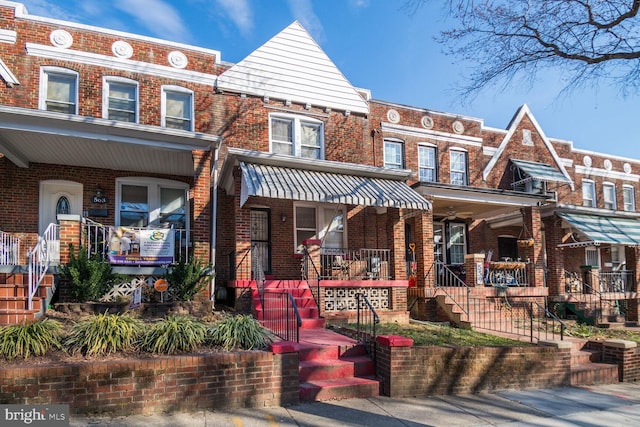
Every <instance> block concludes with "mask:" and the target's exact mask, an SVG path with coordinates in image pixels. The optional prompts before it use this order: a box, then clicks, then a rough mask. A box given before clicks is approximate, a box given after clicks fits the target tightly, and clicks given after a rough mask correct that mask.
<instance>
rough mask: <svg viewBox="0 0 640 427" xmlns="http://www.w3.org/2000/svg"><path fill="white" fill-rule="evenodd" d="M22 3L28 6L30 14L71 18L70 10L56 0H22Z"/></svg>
mask: <svg viewBox="0 0 640 427" xmlns="http://www.w3.org/2000/svg"><path fill="white" fill-rule="evenodd" d="M20 3H22V4H24V6H25V7H26V8H27V12H28V13H29V15H35V16H46V17H50V18H55V19H64V20H66V21H68V20H69V15H70V13H69V11H68V10H65V9H64V8H62V7H60V6H59V5H58V4H56V2H55V1H48V0H22V1H20Z"/></svg>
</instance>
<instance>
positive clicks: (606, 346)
mask: <svg viewBox="0 0 640 427" xmlns="http://www.w3.org/2000/svg"><path fill="white" fill-rule="evenodd" d="M587 348H589V349H591V350H597V351H601V352H602V361H603V362H606V363H616V364H617V365H618V380H619V381H620V382H636V381H638V380H640V347H638V344H637V343H635V342H633V341H626V340H605V341H589V342H588V344H587Z"/></svg>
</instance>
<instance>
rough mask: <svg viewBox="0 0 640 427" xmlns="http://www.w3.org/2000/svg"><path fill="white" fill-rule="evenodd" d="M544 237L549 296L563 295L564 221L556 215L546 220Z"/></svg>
mask: <svg viewBox="0 0 640 427" xmlns="http://www.w3.org/2000/svg"><path fill="white" fill-rule="evenodd" d="M544 231H545V233H544V236H545V240H546V249H547V288H549V296H554V295H562V294H564V293H565V289H564V250H563V249H561V248H559V247H558V245H559V244H561V243H562V238H563V237H564V232H563V231H562V221H561V220H560V219H559V218H558V217H557V216H555V215H553V216H551V217H549V218H545V219H544Z"/></svg>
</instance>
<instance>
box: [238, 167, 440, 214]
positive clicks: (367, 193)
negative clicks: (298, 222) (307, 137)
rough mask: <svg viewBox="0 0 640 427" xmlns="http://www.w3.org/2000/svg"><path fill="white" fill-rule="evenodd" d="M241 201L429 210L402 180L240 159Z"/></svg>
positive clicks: (419, 196)
mask: <svg viewBox="0 0 640 427" xmlns="http://www.w3.org/2000/svg"><path fill="white" fill-rule="evenodd" d="M240 167H241V169H242V189H241V197H240V198H241V202H240V204H241V205H244V203H245V202H246V201H247V199H248V198H249V197H250V196H258V197H269V198H274V199H288V200H298V201H307V202H323V203H342V204H350V205H361V206H378V207H390V208H404V209H419V210H431V203H430V202H429V201H428V200H426V199H425V198H424V197H422V196H421V195H420V194H418V193H417V192H416V191H415V190H413V189H412V188H411V187H409V186H408V185H407V184H406V183H405V182H404V181H399V180H394V179H382V178H371V177H366V176H357V175H347V174H339V173H330V172H319V171H314V170H305V169H295V168H287V167H280V166H269V165H261V164H253V163H246V162H242V163H240Z"/></svg>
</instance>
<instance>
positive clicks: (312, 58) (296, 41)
mask: <svg viewBox="0 0 640 427" xmlns="http://www.w3.org/2000/svg"><path fill="white" fill-rule="evenodd" d="M216 88H217V90H219V91H228V92H234V93H240V94H246V95H253V96H258V97H261V98H268V99H279V100H282V101H284V102H285V103H296V104H301V105H308V106H314V107H322V108H326V109H331V110H337V111H343V112H345V113H361V114H368V113H369V105H368V103H367V102H366V101H365V99H364V98H363V97H362V95H361V94H360V93H359V92H358V90H356V89H355V88H354V87H353V86H352V85H351V83H349V81H348V80H347V79H346V78H345V77H344V75H343V74H342V73H341V72H340V70H339V69H338V67H336V65H335V64H334V63H333V61H331V59H329V57H328V56H327V54H326V53H325V52H324V51H323V50H322V49H321V48H320V46H318V44H317V43H316V42H315V40H314V39H313V38H312V37H311V35H309V33H308V32H307V30H305V29H304V27H303V26H302V25H300V23H299V22H297V21H295V22H293V23H292V24H291V25H289V26H288V27H287V28H285V29H284V30H282V31H281V32H280V33H278V34H277V35H275V36H274V37H273V38H272V39H271V40H269V41H267V42H266V43H265V44H264V45H262V46H261V47H259V48H258V49H256V50H255V51H253V52H252V53H251V54H250V55H249V56H247V57H246V58H245V59H243V60H242V61H240V62H238V63H237V64H235V65H234V66H232V67H231V68H229V69H228V70H227V71H225V72H224V73H222V74H221V75H220V76H219V77H218V79H217V83H216Z"/></svg>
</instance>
